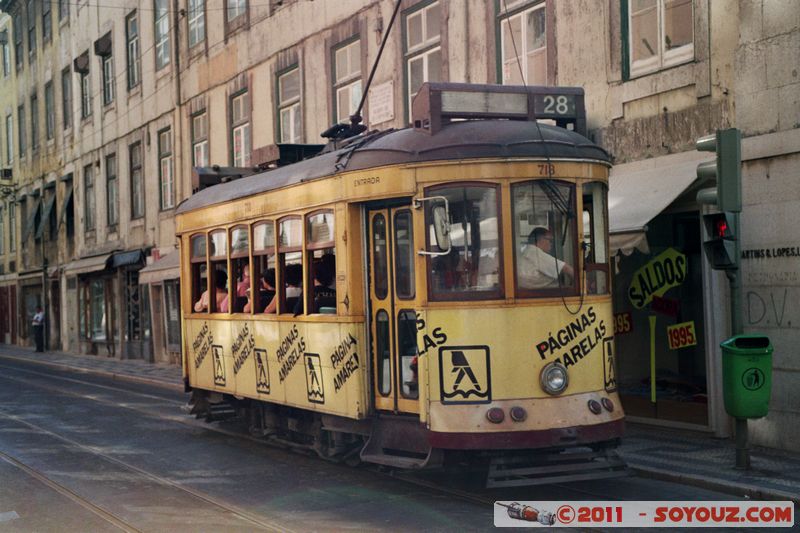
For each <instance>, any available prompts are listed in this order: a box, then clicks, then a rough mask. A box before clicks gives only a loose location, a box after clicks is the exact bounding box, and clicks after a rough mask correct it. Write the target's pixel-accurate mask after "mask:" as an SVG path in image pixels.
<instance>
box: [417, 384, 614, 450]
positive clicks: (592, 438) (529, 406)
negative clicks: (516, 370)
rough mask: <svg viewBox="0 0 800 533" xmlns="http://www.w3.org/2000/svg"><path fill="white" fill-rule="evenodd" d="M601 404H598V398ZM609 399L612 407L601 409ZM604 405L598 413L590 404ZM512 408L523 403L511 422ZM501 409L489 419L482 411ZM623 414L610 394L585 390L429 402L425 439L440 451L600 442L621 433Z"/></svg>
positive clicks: (541, 446) (611, 438)
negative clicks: (522, 412)
mask: <svg viewBox="0 0 800 533" xmlns="http://www.w3.org/2000/svg"><path fill="white" fill-rule="evenodd" d="M604 398H605V399H607V400H606V402H602V400H603V399H604ZM608 400H610V401H611V402H610V403H611V406H612V407H613V409H612V410H609V409H607V408H606V407H605V405H608V404H609V402H608ZM590 401H594V403H595V404H596V405H597V406H598V407H599V406H600V403H601V402H602V403H603V405H604V407H603V408H602V409H601V411H600V412H599V413H597V414H595V413H594V412H592V411H591V410H590V409H589V402H590ZM512 407H522V408H523V409H524V410H525V411H526V413H527V417H526V418H525V419H524V420H522V421H515V420H512V418H511V417H510V416H509V412H510V410H511V408H512ZM497 408H499V409H501V410H502V411H504V412H505V414H506V416H505V418H504V419H503V420H502V422H500V423H496V422H490V421H489V420H488V419H487V416H486V413H487V412H488V411H489V410H490V409H497ZM623 418H624V414H623V411H622V407H621V405H620V402H619V397H618V396H617V395H616V394H615V393H612V394H608V393H605V392H590V393H582V394H574V395H570V396H565V397H553V398H534V399H524V400H497V401H493V402H491V403H489V404H470V405H467V404H464V405H458V404H442V403H439V402H432V403H431V405H430V418H429V420H430V426H429V442H430V444H431V446H433V447H434V448H445V449H512V448H546V447H554V446H569V445H580V444H589V443H593V442H603V441H609V440H613V439H616V438H619V437H621V436H622V434H623V433H624V422H623Z"/></svg>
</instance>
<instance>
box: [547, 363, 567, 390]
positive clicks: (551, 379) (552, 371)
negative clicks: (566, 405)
mask: <svg viewBox="0 0 800 533" xmlns="http://www.w3.org/2000/svg"><path fill="white" fill-rule="evenodd" d="M540 382H541V385H542V388H543V389H544V391H545V392H546V393H547V394H552V395H553V396H555V395H557V394H561V393H562V392H564V390H565V389H566V388H567V385H568V384H569V377H568V376H567V368H566V367H565V366H564V365H562V364H561V363H559V362H558V361H553V362H552V363H548V364H546V365H545V366H544V368H542V373H541V375H540Z"/></svg>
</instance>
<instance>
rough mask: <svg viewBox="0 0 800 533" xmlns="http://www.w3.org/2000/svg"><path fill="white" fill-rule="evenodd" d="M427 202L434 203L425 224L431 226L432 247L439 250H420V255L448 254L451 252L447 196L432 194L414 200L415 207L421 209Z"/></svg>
mask: <svg viewBox="0 0 800 533" xmlns="http://www.w3.org/2000/svg"><path fill="white" fill-rule="evenodd" d="M425 202H431V203H434V202H435V203H434V205H433V206H432V207H431V209H430V211H428V216H426V220H425V224H426V225H427V226H428V227H429V238H430V240H431V241H432V242H431V245H432V247H433V246H435V247H436V249H437V251H428V250H420V251H419V252H417V253H419V255H433V256H437V255H447V254H449V253H450V246H451V243H450V210H449V209H448V204H447V198H445V197H444V196H431V197H430V198H417V199H415V200H414V207H415V208H416V209H419V208H420V207H422V206H423V205H424V204H425Z"/></svg>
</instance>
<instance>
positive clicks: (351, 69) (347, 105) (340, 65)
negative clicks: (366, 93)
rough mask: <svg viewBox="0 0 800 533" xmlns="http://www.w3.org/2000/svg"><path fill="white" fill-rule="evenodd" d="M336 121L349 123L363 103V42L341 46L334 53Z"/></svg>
mask: <svg viewBox="0 0 800 533" xmlns="http://www.w3.org/2000/svg"><path fill="white" fill-rule="evenodd" d="M333 101H334V105H335V111H334V113H335V115H334V119H335V120H336V122H337V123H340V122H349V121H350V115H352V114H353V113H355V111H356V109H358V104H360V103H361V41H360V40H358V39H357V40H355V41H354V42H352V43H350V44H346V45H344V46H340V47H338V48H336V49H335V50H334V51H333Z"/></svg>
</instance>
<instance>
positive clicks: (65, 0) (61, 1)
mask: <svg viewBox="0 0 800 533" xmlns="http://www.w3.org/2000/svg"><path fill="white" fill-rule="evenodd" d="M67 18H69V0H58V20H59V21H61V20H64V19H67Z"/></svg>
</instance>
